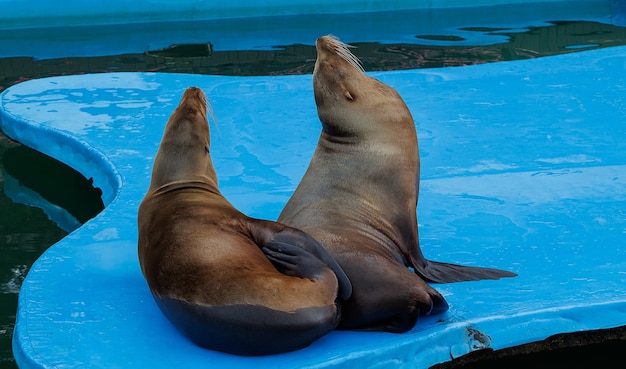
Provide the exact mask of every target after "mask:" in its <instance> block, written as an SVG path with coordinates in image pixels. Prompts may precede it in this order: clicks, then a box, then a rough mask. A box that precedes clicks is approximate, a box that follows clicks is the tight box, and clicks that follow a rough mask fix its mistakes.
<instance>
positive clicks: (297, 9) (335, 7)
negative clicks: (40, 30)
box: [0, 0, 619, 29]
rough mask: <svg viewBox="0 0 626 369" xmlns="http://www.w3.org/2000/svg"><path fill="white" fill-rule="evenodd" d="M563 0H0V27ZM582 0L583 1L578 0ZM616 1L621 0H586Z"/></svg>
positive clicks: (612, 2) (202, 18)
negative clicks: (263, 0) (229, 0)
mask: <svg viewBox="0 0 626 369" xmlns="http://www.w3.org/2000/svg"><path fill="white" fill-rule="evenodd" d="M567 2H568V1H563V0H506V1H499V0H428V1H415V0H389V1H373V0H370V1H363V0H335V1H333V0H331V1H315V0H299V1H291V0H273V1H265V2H259V1H256V0H240V1H233V2H226V1H205V0H109V1H85V0H68V1H63V2H56V1H47V0H29V1H22V0H0V9H2V12H0V29H17V28H35V27H67V26H85V25H89V26H95V25H112V24H123V23H149V22H166V21H167V22H171V21H202V20H214V19H226V18H248V17H266V16H284V15H297V14H323V13H355V12H377V11H386V10H407V9H438V8H454V7H481V6H493V5H503V4H527V5H529V6H532V4H535V3H544V4H545V3H567ZM579 2H580V1H579ZM582 2H589V3H604V4H606V6H607V7H610V6H617V5H612V4H619V1H617V0H610V1H606V0H603V1H594V0H588V1H582Z"/></svg>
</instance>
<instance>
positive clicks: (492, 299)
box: [0, 47, 626, 368]
mask: <svg viewBox="0 0 626 369" xmlns="http://www.w3.org/2000/svg"><path fill="white" fill-rule="evenodd" d="M372 75H373V76H374V77H377V78H379V79H381V80H382V81H383V82H385V83H387V84H389V85H391V86H393V87H395V88H396V89H397V90H398V92H399V93H400V94H401V95H402V96H403V97H404V99H405V101H406V102H407V105H408V106H409V108H410V110H411V111H412V113H413V115H414V118H415V121H416V125H417V130H418V136H419V139H420V150H421V155H422V174H421V175H422V181H421V188H420V200H419V207H418V215H419V220H420V238H421V244H422V248H423V250H424V253H425V254H426V256H427V257H428V258H430V259H434V260H439V261H447V262H455V263H461V264H466V265H480V266H486V267H496V268H502V269H507V270H511V271H514V272H516V273H518V274H519V276H518V277H516V278H510V279H504V280H499V281H479V282H465V283H455V284H446V285H435V288H437V289H438V290H439V291H440V292H441V293H442V294H443V295H444V296H445V298H446V299H447V301H448V302H449V304H450V310H449V311H448V312H447V313H445V314H442V315H439V316H433V317H428V318H425V319H422V320H420V321H419V322H418V324H417V325H416V327H415V328H414V329H413V330H411V331H410V332H408V333H405V334H391V333H372V332H345V331H335V332H331V333H330V334H329V335H327V336H325V337H323V338H322V339H320V340H318V341H316V342H314V343H313V344H312V345H311V346H310V347H309V348H306V349H303V350H300V351H297V352H292V353H287V354H281V355H275V356H268V357H256V358H249V357H237V356H232V355H228V354H223V353H218V352H213V351H209V350H204V349H201V348H198V347H196V346H194V345H193V344H191V343H190V342H189V341H187V340H186V339H184V338H183V337H182V336H181V335H180V334H179V333H178V332H177V331H176V330H175V329H174V328H173V327H172V326H171V325H170V324H169V322H168V321H166V319H165V318H164V317H163V315H162V314H161V313H160V311H159V310H158V308H157V307H156V305H155V303H154V302H153V300H152V297H151V295H150V292H149V290H148V287H147V285H146V283H145V281H144V279H143V277H142V276H141V273H140V270H139V264H138V261H137V255H136V238H137V230H136V211H137V207H138V205H139V202H140V201H141V199H142V197H143V195H144V193H145V191H146V189H147V188H148V184H149V177H150V171H151V165H152V159H153V157H154V155H155V153H156V150H157V146H158V143H159V140H160V138H161V135H162V133H163V128H164V125H165V123H166V120H167V118H168V117H169V115H170V113H171V112H172V110H173V109H174V107H175V106H176V104H177V103H178V101H179V99H180V96H181V95H182V92H183V90H184V89H185V88H186V87H187V86H190V85H196V86H199V87H201V88H203V89H204V91H205V92H206V93H207V95H208V97H209V98H210V99H211V101H212V103H213V106H214V109H215V115H216V116H217V121H218V123H217V127H216V126H215V125H213V126H212V127H211V129H212V150H211V152H212V156H213V161H214V164H215V167H216V171H217V174H218V177H219V181H220V188H221V190H222V192H223V194H224V195H225V196H226V197H227V198H228V199H229V200H231V202H232V203H233V204H234V205H235V206H236V207H238V208H239V209H240V210H242V211H243V212H245V213H247V214H248V215H250V216H255V217H261V218H268V219H276V217H277V216H278V214H279V212H280V210H281V209H282V206H284V204H285V203H286V201H287V199H288V197H289V196H290V195H291V193H292V192H293V190H294V189H295V187H296V185H297V183H298V181H299V179H300V178H301V176H302V175H303V174H304V171H305V169H306V167H307V165H308V161H309V159H310V157H311V155H312V152H313V150H314V147H315V144H316V141H317V137H318V135H319V132H320V123H319V121H318V118H317V115H316V110H315V104H314V101H313V91H312V81H311V76H310V75H303V76H284V77H227V76H201V75H173V74H155V73H111V74H98V75H82V76H68V77H54V78H46V79H40V80H32V81H28V82H24V83H21V84H19V85H15V86H13V87H11V88H9V89H8V90H6V91H5V92H4V93H3V94H2V95H1V96H0V98H1V100H0V111H1V118H2V129H3V131H4V132H5V133H6V134H7V135H9V136H10V137H12V138H14V139H16V140H18V141H20V142H22V143H24V144H25V145H28V146H31V147H33V148H36V149H38V150H40V151H42V152H44V153H46V154H48V155H51V156H53V157H55V158H57V159H60V160H61V161H63V162H65V163H67V164H69V165H70V166H72V167H74V168H76V169H77V170H79V171H80V172H81V173H83V174H84V175H85V176H86V177H88V178H89V177H93V178H94V182H95V185H96V186H99V187H101V188H102V189H103V192H104V195H103V199H104V202H105V204H106V205H107V207H106V209H105V210H104V211H103V212H102V213H101V214H100V215H99V216H98V217H96V218H95V219H93V220H91V221H89V222H88V223H86V224H85V225H84V226H83V227H81V228H80V229H78V230H76V231H75V232H73V233H72V234H70V235H69V236H68V237H66V238H65V239H63V240H61V241H60V242H59V243H57V244H56V245H54V246H52V247H51V248H50V249H49V250H48V251H46V252H45V253H44V254H43V255H42V256H41V258H40V259H39V260H38V261H37V262H36V263H35V264H34V265H33V267H32V269H31V270H30V272H29V273H28V276H27V277H26V279H25V281H24V283H23V285H22V289H21V292H20V299H19V310H18V315H17V324H16V327H15V336H14V352H15V356H16V359H17V362H18V364H19V365H20V367H22V368H53V367H55V368H59V367H84V366H87V364H89V365H92V366H99V367H103V368H121V367H131V366H142V367H154V368H170V367H174V366H176V367H198V366H215V367H219V366H225V367H251V366H253V367H255V368H279V367H294V366H297V367H306V368H326V367H333V368H342V367H345V368H352V367H362V366H366V365H367V366H369V367H380V368H382V367H390V368H415V367H428V366H429V365H432V364H435V363H439V362H444V361H448V360H450V358H451V357H458V356H460V355H463V354H465V353H468V352H470V351H473V350H476V349H480V348H482V347H486V346H489V347H492V348H494V349H499V348H503V347H508V346H513V345H518V344H522V343H526V342H530V341H535V340H540V339H544V338H546V337H547V336H549V335H551V334H556V333H563V332H571V331H578V330H589V329H598V328H607V327H616V326H623V325H626V154H625V153H626V140H625V139H624V137H626V47H616V48H609V49H602V50H595V51H586V52H581V53H574V54H569V55H562V56H555V57H548V58H541V59H534V60H525V61H516V62H503V63H496V64H488V65H479V66H472V67H461V68H447V69H428V70H409V71H397V72H385V73H372ZM476 332H477V333H476ZM478 336H480V337H482V338H481V339H477V338H476V337H478Z"/></svg>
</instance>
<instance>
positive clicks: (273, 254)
mask: <svg viewBox="0 0 626 369" xmlns="http://www.w3.org/2000/svg"><path fill="white" fill-rule="evenodd" d="M261 251H263V253H264V254H265V256H266V257H267V258H268V259H269V261H271V262H272V264H273V265H274V266H275V267H276V269H278V271H279V272H281V273H283V274H286V275H288V276H292V277H301V278H314V277H316V276H318V274H319V272H320V270H322V268H323V267H325V266H326V265H325V264H324V263H323V262H322V261H321V260H320V259H318V258H317V257H315V256H313V255H312V254H311V253H310V252H308V251H306V250H305V249H303V248H300V247H298V246H295V245H291V244H288V243H284V242H270V243H268V244H267V245H265V246H263V247H262V248H261Z"/></svg>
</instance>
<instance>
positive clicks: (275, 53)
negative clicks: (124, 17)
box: [0, 21, 626, 368]
mask: <svg viewBox="0 0 626 369" xmlns="http://www.w3.org/2000/svg"><path fill="white" fill-rule="evenodd" d="M463 32H483V33H484V32H487V33H493V34H494V35H498V36H502V35H505V36H506V37H507V39H508V41H507V42H505V43H501V42H500V43H494V44H492V45H486V46H484V45H483V46H455V45H454V42H457V41H458V42H461V41H462V37H461V36H459V35H455V34H425V35H416V37H415V43H407V44H381V43H355V46H357V49H355V54H356V55H357V56H359V58H360V59H361V60H362V61H363V64H364V66H365V68H366V70H391V69H412V68H430V67H456V66H463V65H470V64H476V63H487V62H499V61H507V60H516V59H524V58H533V57H542V56H549V55H555V54H559V53H568V52H577V51H582V50H587V49H593V48H599V47H609V46H616V45H623V44H626V29H624V28H622V27H616V26H613V25H607V24H602V23H595V22H557V21H555V22H553V23H552V24H551V25H549V26H545V27H527V28H526V29H525V30H521V31H520V30H515V31H513V30H507V29H495V28H486V27H484V28H480V27H476V28H474V29H464V30H463ZM339 36H340V35H339ZM420 40H429V41H433V40H434V41H437V40H440V41H442V42H445V43H446V46H437V45H432V43H431V42H429V43H428V45H426V44H420ZM94 42H97V40H94ZM277 46H279V47H277V48H275V49H273V50H244V51H217V52H216V51H213V50H212V48H211V47H210V44H208V43H206V44H193V45H178V46H172V47H168V48H164V49H158V50H145V52H143V53H136V54H124V55H109V56H98V57H74V56H72V55H67V56H66V57H62V58H54V59H45V60H37V59H34V58H32V57H30V56H27V55H26V56H19V57H11V58H2V59H0V91H1V90H4V89H5V88H8V87H9V86H11V85H13V84H15V83H18V82H20V81H23V80H28V79H32V78H42V77H47V76H54V75H65V74H80V73H98V72H103V73H104V72H110V71H159V72H173V73H197V74H228V75H281V74H302V73H311V72H312V70H313V63H314V60H315V50H314V47H313V46H312V45H288V46H280V45H277ZM0 167H1V168H0V169H2V172H1V173H2V176H1V177H0V182H1V183H0V184H1V186H0V367H2V368H4V367H8V368H11V367H15V364H14V361H13V358H12V354H11V336H12V330H13V324H14V320H15V308H16V303H17V296H18V293H19V288H20V286H21V283H22V280H23V278H24V276H25V275H26V273H27V271H28V269H29V268H30V266H31V265H32V263H33V262H34V261H35V260H36V258H37V257H38V256H39V255H40V254H41V253H42V252H43V251H44V250H45V249H46V248H48V247H49V246H50V245H52V244H54V243H55V242H56V241H58V240H59V239H61V238H62V237H64V236H65V235H67V233H68V232H71V231H72V230H73V229H74V228H75V227H77V226H78V225H79V224H80V223H83V222H85V221H86V220H88V219H89V218H90V217H93V216H95V215H96V214H97V213H98V212H99V211H100V210H101V209H102V200H101V199H100V198H99V197H98V191H97V189H93V187H91V186H90V184H89V181H88V180H87V179H85V178H82V177H81V178H79V177H80V176H77V174H76V173H75V172H73V171H72V170H70V169H69V168H67V167H66V166H64V165H62V164H60V163H58V162H55V161H53V160H51V159H49V158H47V157H45V156H43V155H41V154H38V153H36V152H34V151H32V150H29V149H27V148H25V147H23V146H21V145H19V144H18V143H16V142H13V141H11V140H10V139H8V138H6V137H5V136H3V135H0ZM38 184H45V186H39V185H38ZM20 193H21V194H22V195H23V194H24V193H26V195H24V196H22V195H20ZM37 195H39V197H37ZM20 196H22V197H20ZM20 198H22V199H26V200H23V201H24V202H27V201H33V199H38V201H44V200H45V201H44V202H43V203H44V204H48V205H41V206H42V207H43V208H45V209H47V211H48V213H46V212H44V210H43V209H42V207H33V206H29V205H25V204H21V203H20V202H19V201H20ZM77 199H80V200H79V201H75V200H77ZM40 204H42V202H40ZM50 204H52V205H50ZM54 205H56V206H57V207H59V208H62V209H63V210H65V212H57V213H51V212H50V209H51V208H54ZM61 213H62V214H61ZM68 214H69V215H68Z"/></svg>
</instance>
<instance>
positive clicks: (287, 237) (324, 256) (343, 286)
mask: <svg viewBox="0 0 626 369" xmlns="http://www.w3.org/2000/svg"><path fill="white" fill-rule="evenodd" d="M269 243H287V244H291V245H296V246H298V247H300V248H302V249H305V250H306V251H308V252H309V253H311V254H312V255H314V256H315V257H317V258H318V259H320V260H321V261H323V262H324V263H325V264H326V265H327V266H328V267H329V268H330V269H331V270H332V271H333V272H334V273H335V275H336V276H337V281H338V282H339V297H340V298H341V299H342V300H347V299H348V298H350V296H351V295H352V283H351V282H350V280H349V279H348V276H347V275H346V273H345V272H344V271H343V269H341V267H340V266H339V264H338V263H337V262H336V261H335V259H333V257H332V256H330V254H329V253H328V251H326V249H324V248H323V247H322V245H320V244H319V243H318V242H317V241H316V240H315V239H314V238H313V237H311V236H309V235H308V234H307V233H305V232H303V231H300V230H298V229H296V228H291V227H285V228H284V229H283V230H281V231H280V232H278V233H276V234H275V235H274V237H273V239H272V240H271V241H270V242H268V244H269Z"/></svg>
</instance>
